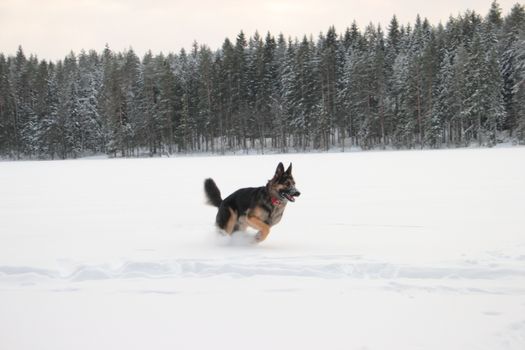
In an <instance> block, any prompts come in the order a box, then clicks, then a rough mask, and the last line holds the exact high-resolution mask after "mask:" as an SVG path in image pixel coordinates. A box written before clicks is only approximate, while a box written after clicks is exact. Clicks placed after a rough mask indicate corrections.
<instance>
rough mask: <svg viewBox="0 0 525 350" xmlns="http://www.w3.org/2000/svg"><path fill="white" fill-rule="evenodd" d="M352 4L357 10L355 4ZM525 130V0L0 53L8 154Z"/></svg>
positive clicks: (490, 142) (159, 150)
mask: <svg viewBox="0 0 525 350" xmlns="http://www.w3.org/2000/svg"><path fill="white" fill-rule="evenodd" d="M349 15H351V14H349ZM502 142H511V143H514V144H519V143H525V7H524V6H523V5H521V4H516V5H514V6H513V7H512V9H511V10H510V11H509V13H508V14H503V13H502V10H501V8H500V6H499V5H498V3H497V2H496V1H494V2H492V5H491V7H490V10H489V12H488V13H487V14H486V15H480V14H478V13H475V12H473V11H466V12H464V13H463V14H460V15H457V16H456V17H454V16H451V17H450V18H449V19H448V20H447V21H446V23H444V24H443V23H437V24H431V23H429V21H428V20H427V19H425V18H424V17H423V18H422V17H421V16H419V15H418V16H417V17H416V18H415V20H414V23H408V24H402V23H399V22H398V20H397V18H396V16H393V17H392V19H391V21H390V22H389V24H388V26H387V27H386V28H385V29H383V28H382V27H381V26H380V25H374V24H372V23H371V24H369V25H368V26H366V27H365V28H363V29H361V28H359V27H358V26H357V24H356V23H355V22H353V23H352V24H351V25H349V27H348V28H346V29H345V30H343V31H342V32H338V31H336V29H335V28H334V27H330V28H328V30H327V31H326V32H321V33H319V34H318V35H316V36H315V37H314V36H312V35H305V36H304V37H302V38H291V37H287V36H285V34H282V33H281V34H278V35H274V34H272V33H269V32H268V33H266V34H262V35H261V34H260V33H258V32H256V33H254V34H253V35H251V36H247V35H246V34H245V33H244V32H243V31H240V32H239V34H238V35H237V37H236V38H235V39H234V40H230V39H229V38H226V39H225V40H224V42H223V44H222V46H221V47H220V48H218V49H216V50H213V49H211V48H210V47H208V46H207V45H204V44H199V43H194V44H193V46H192V47H191V48H190V49H189V50H186V49H181V50H180V52H178V53H167V54H163V53H158V54H153V53H152V52H151V51H149V52H147V53H146V54H145V55H144V56H143V57H139V56H138V55H137V54H136V53H135V52H134V51H133V49H132V48H129V49H128V50H125V51H124V52H115V51H112V50H111V48H110V47H109V46H106V47H105V48H104V49H103V50H102V52H97V51H95V50H89V51H81V52H80V53H74V52H71V53H69V54H68V55H67V56H65V57H64V58H63V59H62V60H57V61H46V60H40V59H39V58H38V57H37V55H36V54H29V55H28V54H26V53H25V52H24V50H23V48H22V47H19V49H18V51H17V52H16V53H14V54H5V53H0V158H4V159H67V158H77V157H83V156H89V155H97V154H106V155H108V156H111V157H133V156H144V155H149V156H161V155H171V154H177V153H199V152H202V153H214V154H224V153H234V152H238V153H243V152H245V153H248V152H256V153H267V152H268V153H269V152H303V151H325V150H332V149H337V150H342V151H344V150H348V149H353V148H356V149H362V150H368V149H414V148H452V147H465V146H471V145H476V146H483V147H485V146H488V147H490V146H494V145H496V144H498V143H502Z"/></svg>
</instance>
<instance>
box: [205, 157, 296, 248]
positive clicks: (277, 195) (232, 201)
mask: <svg viewBox="0 0 525 350" xmlns="http://www.w3.org/2000/svg"><path fill="white" fill-rule="evenodd" d="M204 191H205V192H206V196H207V197H208V203H209V204H211V205H213V206H216V207H217V208H219V211H218V212H217V218H216V224H217V226H218V227H219V228H221V229H222V230H224V232H226V233H227V234H229V235H231V234H232V232H234V231H239V230H240V231H244V230H246V228H247V227H248V226H250V227H253V228H254V229H256V230H258V232H257V235H256V236H255V240H256V242H262V241H264V240H265V239H266V237H267V236H268V234H269V233H270V227H272V226H273V225H276V224H277V223H279V221H281V218H282V216H283V212H284V209H285V208H286V204H287V203H288V202H294V201H295V197H297V196H299V195H300V194H301V193H300V192H299V191H298V190H297V189H296V188H295V181H294V178H293V176H292V164H291V163H290V166H289V167H288V169H287V170H286V171H284V166H283V163H279V165H278V166H277V170H275V175H274V176H273V178H272V179H271V180H270V181H268V183H267V184H266V186H262V187H248V188H241V189H240V190H237V191H235V192H233V193H232V194H230V195H229V196H228V197H226V198H225V199H224V200H223V199H222V198H221V192H220V191H219V188H218V187H217V185H216V184H215V181H213V180H212V179H206V180H205V181H204Z"/></svg>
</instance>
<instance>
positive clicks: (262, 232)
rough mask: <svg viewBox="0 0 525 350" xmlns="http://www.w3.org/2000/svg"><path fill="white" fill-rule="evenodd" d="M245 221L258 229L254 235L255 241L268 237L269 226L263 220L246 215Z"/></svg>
mask: <svg viewBox="0 0 525 350" xmlns="http://www.w3.org/2000/svg"><path fill="white" fill-rule="evenodd" d="M246 221H247V223H248V225H250V226H251V227H253V228H254V229H256V230H259V232H257V234H256V235H255V241H256V242H257V243H259V242H262V241H264V240H265V239H266V237H268V234H269V233H270V226H269V225H268V224H267V223H265V222H263V221H262V220H261V219H259V218H258V217H256V216H248V219H247V220H246Z"/></svg>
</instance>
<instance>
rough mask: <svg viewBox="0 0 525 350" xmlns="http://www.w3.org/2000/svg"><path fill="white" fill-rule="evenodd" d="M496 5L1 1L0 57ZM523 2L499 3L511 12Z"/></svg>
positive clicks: (437, 17)
mask: <svg viewBox="0 0 525 350" xmlns="http://www.w3.org/2000/svg"><path fill="white" fill-rule="evenodd" d="M491 2H492V0H440V1H432V2H429V1H423V0H395V1H387V0H282V1H277V0H272V1H263V0H259V1H254V0H244V1H242V0H217V1H213V0H193V1H186V0H184V1H182V0H171V1H170V0H0V52H2V53H4V54H7V55H12V54H14V53H15V52H16V50H17V48H18V46H19V45H22V47H23V49H24V52H25V53H26V54H30V53H33V54H36V55H37V56H38V57H39V58H40V59H48V60H57V59H62V58H63V57H64V56H66V55H67V54H68V53H69V52H70V51H74V52H77V53H78V52H80V50H81V49H85V50H86V51H87V50H90V49H95V50H97V51H99V52H100V51H102V50H103V48H104V46H105V45H106V44H108V45H109V47H110V48H111V49H112V50H115V51H123V50H125V49H127V48H129V47H132V48H133V49H134V50H135V51H136V52H137V53H138V54H139V55H143V54H144V53H145V52H146V51H147V50H151V51H152V52H153V53H159V52H164V53H168V52H179V51H180V49H181V48H183V47H184V48H186V49H189V48H190V47H191V45H192V43H193V42H194V41H197V42H198V43H199V44H206V45H208V46H210V47H211V48H212V49H217V48H219V47H220V46H221V45H222V43H223V42H224V39H225V38H226V37H228V38H230V39H233V40H234V39H235V37H236V36H237V34H238V33H239V32H240V31H241V30H243V31H244V32H245V33H246V34H247V35H248V36H251V35H253V34H254V33H255V31H258V32H259V33H260V34H261V35H262V36H264V35H265V34H266V32H268V31H270V32H271V33H272V34H273V35H278V34H279V33H283V34H284V35H285V36H286V37H288V36H290V37H292V38H294V37H299V38H301V37H302V36H303V35H305V34H306V35H313V36H314V37H316V36H317V35H318V34H319V33H320V32H326V30H327V29H328V27H329V26H331V25H334V26H335V28H336V30H337V31H338V32H339V33H340V32H343V31H344V30H345V28H346V27H349V26H350V25H351V24H352V22H353V21H354V20H355V21H356V22H357V24H358V25H359V26H360V27H361V28H364V27H365V26H366V25H368V24H369V23H370V22H372V23H374V24H381V25H382V27H383V28H386V27H388V23H389V22H390V20H391V18H392V16H393V15H394V14H395V15H396V16H397V18H398V20H399V21H400V22H401V23H403V24H406V23H409V22H410V23H414V19H415V18H416V15H417V14H420V15H421V17H426V18H428V19H429V21H430V23H432V24H438V23H439V22H442V23H445V22H446V21H447V20H448V18H449V16H450V15H453V16H456V15H458V14H460V13H464V12H465V11H466V10H467V9H470V10H474V11H476V12H478V13H480V14H482V15H486V13H487V12H488V9H489V8H490V5H491ZM516 2H517V0H499V1H498V3H499V4H500V7H501V9H502V11H503V15H505V14H507V13H508V12H509V11H510V9H511V7H512V5H513V4H515V3H516Z"/></svg>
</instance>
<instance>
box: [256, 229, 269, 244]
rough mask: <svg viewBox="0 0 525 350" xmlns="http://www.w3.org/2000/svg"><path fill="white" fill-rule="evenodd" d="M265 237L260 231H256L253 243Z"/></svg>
mask: <svg viewBox="0 0 525 350" xmlns="http://www.w3.org/2000/svg"><path fill="white" fill-rule="evenodd" d="M265 239H266V236H265V235H264V234H263V233H262V232H261V231H259V232H257V234H256V235H255V237H254V243H260V242H262V241H264V240H265Z"/></svg>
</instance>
